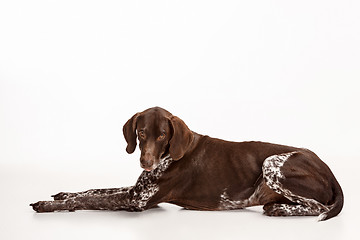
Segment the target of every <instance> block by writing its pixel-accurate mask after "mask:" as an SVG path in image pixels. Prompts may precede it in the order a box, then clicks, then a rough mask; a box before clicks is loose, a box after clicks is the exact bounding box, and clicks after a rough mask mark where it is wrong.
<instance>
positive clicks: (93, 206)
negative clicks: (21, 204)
mask: <svg viewBox="0 0 360 240" xmlns="http://www.w3.org/2000/svg"><path fill="white" fill-rule="evenodd" d="M172 162H173V160H172V159H171V158H170V157H169V156H166V157H165V158H164V159H162V160H161V161H160V163H159V165H158V167H157V168H156V169H154V170H153V171H151V172H147V171H143V172H142V174H141V175H140V177H139V178H138V180H137V182H136V184H135V185H134V186H132V187H124V188H110V189H92V190H88V191H84V192H79V193H64V192H61V193H58V194H56V195H53V197H54V199H55V201H40V202H37V203H35V204H32V206H33V208H34V210H36V211H37V212H53V211H60V210H69V211H75V210H83V209H88V210H128V211H142V210H145V209H146V208H147V207H148V206H147V203H148V201H149V200H150V199H151V198H152V197H153V196H154V195H155V194H156V193H157V192H158V191H159V186H158V184H157V183H156V182H157V180H158V179H159V178H160V177H161V176H162V174H163V173H164V171H165V170H166V169H167V168H168V167H169V166H170V164H171V163H172Z"/></svg>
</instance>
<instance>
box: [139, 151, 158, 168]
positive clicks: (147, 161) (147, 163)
mask: <svg viewBox="0 0 360 240" xmlns="http://www.w3.org/2000/svg"><path fill="white" fill-rule="evenodd" d="M154 162H155V157H154V156H152V155H151V154H150V153H145V154H143V155H141V158H140V163H141V167H143V168H151V167H152V165H153V164H154Z"/></svg>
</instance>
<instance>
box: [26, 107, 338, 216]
mask: <svg viewBox="0 0 360 240" xmlns="http://www.w3.org/2000/svg"><path fill="white" fill-rule="evenodd" d="M123 133H124V137H125V140H126V142H127V144H128V145H127V147H126V151H127V152H128V153H133V152H134V150H135V148H136V145H137V139H138V141H139V147H140V150H141V156H140V165H141V167H143V168H144V169H145V171H144V172H143V173H142V174H141V175H140V177H139V179H138V180H137V182H136V184H135V185H134V186H131V187H125V188H115V189H114V188H113V189H95V190H88V191H85V192H79V193H64V192H61V193H58V194H56V195H53V197H54V201H40V202H37V203H34V204H31V206H32V207H33V209H34V210H35V211H37V212H52V211H60V210H69V211H75V210H82V209H92V210H127V211H143V210H146V209H149V208H152V207H154V206H156V205H157V204H159V203H163V202H167V203H173V204H176V205H179V206H182V207H184V208H186V209H193V210H228V209H240V208H244V207H249V206H255V205H264V214H265V215H268V216H304V215H319V220H326V219H329V218H331V217H334V216H336V215H338V214H339V213H340V211H341V209H342V206H343V199H344V197H343V193H342V190H341V187H340V185H339V183H338V182H337V180H336V178H335V177H334V175H333V173H332V172H331V170H330V169H329V167H328V166H327V165H326V164H325V163H324V162H322V161H321V160H320V158H319V157H318V156H316V154H314V153H313V152H311V151H309V150H307V149H302V148H295V147H289V146H284V145H277V144H271V143H264V142H229V141H224V140H220V139H216V138H211V137H209V136H204V135H200V134H197V133H195V132H193V131H191V130H190V129H189V128H188V127H187V126H186V124H185V123H184V122H183V121H182V120H181V119H180V118H178V117H176V116H173V115H172V114H171V113H169V112H168V111H166V110H164V109H162V108H159V107H155V108H150V109H148V110H145V111H143V112H139V113H136V114H135V115H134V116H133V117H131V118H130V119H129V120H128V121H127V122H126V123H125V125H124V127H123Z"/></svg>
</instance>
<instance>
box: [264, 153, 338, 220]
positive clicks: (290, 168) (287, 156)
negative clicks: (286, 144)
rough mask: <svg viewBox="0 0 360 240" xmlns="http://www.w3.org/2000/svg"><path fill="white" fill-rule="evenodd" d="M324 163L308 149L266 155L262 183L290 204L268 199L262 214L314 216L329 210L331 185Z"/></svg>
mask: <svg viewBox="0 0 360 240" xmlns="http://www.w3.org/2000/svg"><path fill="white" fill-rule="evenodd" d="M315 156H316V155H315ZM319 161H320V162H319ZM323 165H324V163H323V162H322V161H321V160H320V159H319V160H317V159H315V158H314V156H313V155H312V153H311V152H308V151H307V150H304V151H296V152H290V153H284V154H279V155H273V156H270V157H268V158H267V159H265V161H264V163H263V176H264V179H265V183H266V184H267V185H268V186H269V188H270V189H272V190H273V191H274V192H276V193H278V194H280V195H282V196H284V197H285V198H287V199H288V200H290V201H291V204H284V203H277V202H275V203H274V202H273V203H267V204H265V206H264V214H266V215H268V216H317V215H320V214H323V213H326V212H328V211H329V210H330V209H331V207H332V206H331V199H332V189H331V186H330V183H329V182H327V181H326V179H325V177H324V176H326V174H328V173H327V172H325V173H326V174H324V173H323V172H324V171H326V169H327V168H325V167H324V166H323ZM324 169H325V170H324ZM320 220H322V219H320Z"/></svg>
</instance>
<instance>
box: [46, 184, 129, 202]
mask: <svg viewBox="0 0 360 240" xmlns="http://www.w3.org/2000/svg"><path fill="white" fill-rule="evenodd" d="M130 188H132V187H122V188H104V189H90V190H87V191H84V192H76V193H71V192H60V193H58V194H54V195H52V196H51V197H53V198H54V200H66V199H69V198H74V197H85V196H106V195H111V194H115V193H124V192H127V191H129V190H130Z"/></svg>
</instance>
